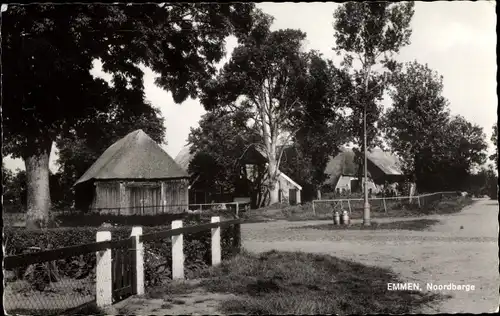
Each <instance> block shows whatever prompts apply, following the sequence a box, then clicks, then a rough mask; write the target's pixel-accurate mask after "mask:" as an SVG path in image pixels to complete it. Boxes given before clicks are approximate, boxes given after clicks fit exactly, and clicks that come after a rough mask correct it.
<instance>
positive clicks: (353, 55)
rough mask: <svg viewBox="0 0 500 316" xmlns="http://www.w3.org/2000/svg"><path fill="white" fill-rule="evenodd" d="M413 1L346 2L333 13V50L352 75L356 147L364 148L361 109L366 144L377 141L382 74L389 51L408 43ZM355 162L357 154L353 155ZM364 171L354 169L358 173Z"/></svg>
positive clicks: (389, 62) (390, 67)
mask: <svg viewBox="0 0 500 316" xmlns="http://www.w3.org/2000/svg"><path fill="white" fill-rule="evenodd" d="M413 8H414V3H413V2H400V3H394V2H388V1H370V2H369V1H366V2H353V1H351V2H346V3H344V4H342V5H341V6H340V7H339V8H338V9H337V10H336V11H335V12H334V14H333V17H334V22H333V28H334V30H335V33H334V37H335V46H334V48H333V49H334V50H335V51H336V52H337V54H338V55H343V56H344V62H343V64H344V66H345V67H346V69H348V70H349V71H350V73H351V74H352V80H353V84H354V87H355V90H354V93H353V94H352V95H351V100H350V102H349V104H350V105H351V109H352V115H351V116H350V120H349V122H350V124H349V126H350V129H349V132H350V135H351V137H352V140H353V141H354V144H355V145H356V147H357V148H355V149H356V150H357V151H361V152H362V151H363V150H364V134H365V133H364V120H365V118H364V116H365V113H366V142H367V144H366V145H367V147H368V148H372V147H374V146H376V145H380V139H379V136H380V134H379V132H380V128H379V127H378V126H377V123H378V121H379V119H380V116H381V113H382V106H381V105H380V101H381V100H382V96H383V93H384V90H385V88H386V82H385V77H386V73H387V72H390V71H394V70H395V69H396V68H397V63H396V61H395V60H394V55H395V54H397V53H399V51H400V49H401V48H402V47H404V46H407V45H409V44H410V37H411V34H412V30H411V28H410V22H411V19H412V17H413V13H414V9H413ZM356 157H357V160H358V164H359V165H360V166H361V165H362V161H361V160H360V159H359V158H360V157H362V155H356ZM362 170H363V169H362V168H359V171H360V172H361V171H362Z"/></svg>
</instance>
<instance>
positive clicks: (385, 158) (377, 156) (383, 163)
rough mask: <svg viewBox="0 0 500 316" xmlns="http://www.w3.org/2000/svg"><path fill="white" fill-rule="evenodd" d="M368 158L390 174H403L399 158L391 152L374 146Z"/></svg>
mask: <svg viewBox="0 0 500 316" xmlns="http://www.w3.org/2000/svg"><path fill="white" fill-rule="evenodd" d="M368 159H370V161H371V162H372V163H373V164H375V165H376V166H377V167H378V168H379V169H380V170H381V171H382V172H383V173H385V174H386V175H388V176H400V175H402V174H403V171H402V170H401V162H400V160H399V158H398V157H397V156H396V155H394V154H392V153H390V152H387V151H383V150H382V149H380V148H374V149H372V150H370V151H369V152H368Z"/></svg>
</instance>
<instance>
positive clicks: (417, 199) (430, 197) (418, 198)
mask: <svg viewBox="0 0 500 316" xmlns="http://www.w3.org/2000/svg"><path fill="white" fill-rule="evenodd" d="M457 195H458V194H457V192H456V191H453V192H435V193H428V194H422V195H415V196H395V197H374V198H369V199H368V200H369V201H381V202H382V204H383V209H384V212H386V213H387V202H394V201H398V202H407V203H408V204H416V205H418V207H422V206H424V205H428V204H430V203H432V202H435V201H437V200H441V199H443V198H444V197H451V196H457ZM361 201H364V199H362V198H356V199H330V200H326V199H325V200H313V201H312V210H313V213H314V215H316V205H315V204H322V203H326V204H334V205H335V204H337V205H339V206H340V208H341V209H344V208H346V209H347V210H348V211H349V214H351V212H352V208H353V207H352V203H353V202H361ZM344 205H345V207H344ZM332 211H333V209H332Z"/></svg>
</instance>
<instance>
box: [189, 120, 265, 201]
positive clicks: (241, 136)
mask: <svg viewBox="0 0 500 316" xmlns="http://www.w3.org/2000/svg"><path fill="white" fill-rule="evenodd" d="M252 114H253V113H251V112H248V111H245V110H240V111H236V112H234V113H224V112H221V111H214V112H208V113H206V114H205V115H204V116H203V117H202V119H201V120H200V126H199V127H197V128H194V129H191V133H190V135H189V138H188V143H189V145H190V153H191V155H193V159H192V160H191V162H190V165H189V167H188V171H189V174H190V175H191V178H192V180H193V181H194V185H195V186H196V188H202V189H203V190H204V191H205V192H212V193H216V192H224V193H231V194H238V193H239V192H238V191H239V190H240V189H242V190H243V189H244V191H245V193H246V192H250V193H251V196H252V204H253V205H252V206H253V207H256V206H260V205H261V202H262V200H263V194H262V193H263V190H262V187H263V179H264V175H265V173H264V172H263V170H257V171H261V172H256V178H255V179H252V177H251V175H250V174H248V173H247V172H248V171H249V170H247V168H246V166H245V164H246V162H248V161H247V159H246V157H247V155H246V154H247V153H249V152H251V150H252V149H253V144H255V143H256V142H259V140H260V135H259V133H258V131H256V130H255V129H254V128H252V127H249V126H248V121H249V120H250V119H251V117H252ZM256 167H257V168H259V169H262V167H263V166H262V165H260V166H256ZM242 186H246V187H243V188H242Z"/></svg>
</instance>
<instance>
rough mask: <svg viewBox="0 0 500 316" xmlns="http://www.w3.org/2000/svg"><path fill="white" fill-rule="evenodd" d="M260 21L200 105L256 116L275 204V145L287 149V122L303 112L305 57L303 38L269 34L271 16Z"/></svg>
mask: <svg viewBox="0 0 500 316" xmlns="http://www.w3.org/2000/svg"><path fill="white" fill-rule="evenodd" d="M259 19H260V22H259V23H256V25H255V27H254V28H253V29H252V31H251V32H250V34H249V36H248V37H246V38H245V39H243V40H242V41H240V43H239V45H238V46H237V47H236V48H235V49H234V51H233V53H232V56H231V59H230V60H229V61H228V62H227V63H226V64H225V65H224V67H223V69H222V70H221V72H220V73H219V74H218V75H217V76H216V77H215V79H214V80H212V81H211V82H210V84H208V85H207V86H206V87H205V94H204V96H203V97H202V103H203V105H204V106H205V108H206V109H207V110H213V109H216V108H219V109H220V108H223V109H226V110H231V109H232V110H237V109H240V108H242V107H245V108H250V109H251V111H252V112H253V113H254V117H253V124H254V126H255V128H257V129H258V130H259V131H260V134H261V136H262V141H261V142H259V143H258V144H257V148H258V149H259V150H261V151H262V152H263V153H264V154H265V156H266V159H267V172H268V188H269V195H270V203H271V204H273V203H277V202H278V200H279V188H278V185H277V181H278V172H279V166H280V161H281V156H282V152H283V150H282V149H279V148H278V145H279V144H286V143H287V142H288V141H289V140H290V138H291V137H292V135H293V134H294V132H295V131H294V130H293V129H292V128H291V118H292V115H293V113H294V112H295V111H297V110H298V108H300V107H301V102H300V100H299V99H298V98H296V97H294V96H295V95H296V91H295V89H296V87H297V82H300V81H301V79H302V78H303V77H304V75H305V73H306V65H307V56H306V55H307V54H306V53H304V52H303V51H302V44H303V41H304V39H305V37H306V35H305V34H304V33H303V32H301V31H299V30H291V29H286V30H278V31H270V30H269V26H270V24H271V22H272V19H271V17H269V16H267V15H264V14H262V13H259ZM281 137H284V138H281Z"/></svg>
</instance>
